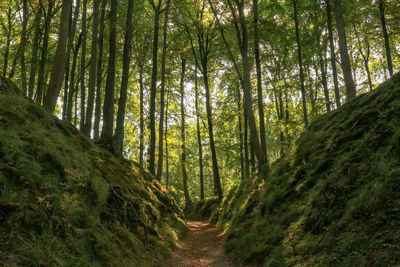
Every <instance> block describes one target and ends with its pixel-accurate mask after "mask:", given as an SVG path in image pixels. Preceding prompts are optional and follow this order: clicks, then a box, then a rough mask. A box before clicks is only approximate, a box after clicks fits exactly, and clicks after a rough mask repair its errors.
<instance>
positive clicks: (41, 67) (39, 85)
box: [36, 0, 54, 104]
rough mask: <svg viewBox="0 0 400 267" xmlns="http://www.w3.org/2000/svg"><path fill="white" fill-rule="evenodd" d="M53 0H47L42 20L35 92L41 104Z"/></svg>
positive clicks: (37, 100)
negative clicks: (45, 12)
mask: <svg viewBox="0 0 400 267" xmlns="http://www.w3.org/2000/svg"><path fill="white" fill-rule="evenodd" d="M53 7H54V0H49V5H48V7H47V14H46V18H45V21H44V34H43V45H42V58H41V60H40V64H39V74H38V82H37V92H36V102H37V103H39V104H42V98H43V85H44V84H43V83H46V81H45V69H46V61H47V50H48V46H49V35H50V24H51V19H52V16H53Z"/></svg>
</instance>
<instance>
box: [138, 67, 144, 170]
mask: <svg viewBox="0 0 400 267" xmlns="http://www.w3.org/2000/svg"><path fill="white" fill-rule="evenodd" d="M139 65H140V66H139V90H140V104H139V105H140V107H139V129H140V134H139V165H140V167H143V152H144V102H143V101H144V84H143V72H144V70H143V68H144V66H143V65H144V62H140V63H139Z"/></svg>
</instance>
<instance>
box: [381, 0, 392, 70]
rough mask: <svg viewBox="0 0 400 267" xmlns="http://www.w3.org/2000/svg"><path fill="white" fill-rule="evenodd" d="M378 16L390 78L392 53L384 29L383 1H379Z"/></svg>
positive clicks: (385, 28) (385, 29)
mask: <svg viewBox="0 0 400 267" xmlns="http://www.w3.org/2000/svg"><path fill="white" fill-rule="evenodd" d="M379 15H380V19H381V24H382V32H383V38H384V40H385V51H386V61H387V64H388V68H389V73H390V76H392V75H393V63H392V53H391V51H390V44H389V35H388V32H387V27H386V19H385V2H384V0H379Z"/></svg>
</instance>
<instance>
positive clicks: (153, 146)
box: [148, 0, 162, 174]
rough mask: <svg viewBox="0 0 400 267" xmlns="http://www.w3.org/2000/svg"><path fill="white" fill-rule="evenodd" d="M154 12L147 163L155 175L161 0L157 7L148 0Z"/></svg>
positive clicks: (151, 0)
mask: <svg viewBox="0 0 400 267" xmlns="http://www.w3.org/2000/svg"><path fill="white" fill-rule="evenodd" d="M149 1H150V4H151V6H152V7H153V10H154V36H153V69H152V74H151V87H150V123H149V129H150V144H149V163H148V165H149V166H148V169H149V171H150V172H151V173H153V174H155V157H156V155H155V154H156V92H157V73H158V71H157V67H158V64H157V62H158V30H159V27H160V25H159V23H160V10H161V4H162V0H158V4H157V6H156V5H155V4H154V1H153V0H149Z"/></svg>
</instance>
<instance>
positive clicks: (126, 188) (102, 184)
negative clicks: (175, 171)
mask: <svg viewBox="0 0 400 267" xmlns="http://www.w3.org/2000/svg"><path fill="white" fill-rule="evenodd" d="M185 229H186V223H185V221H184V219H183V214H182V212H181V210H180V209H179V208H178V206H177V204H176V202H175V201H174V200H173V199H172V198H171V197H170V196H169V195H168V193H167V191H166V189H165V188H164V187H163V186H161V184H160V183H159V182H158V181H156V179H154V178H153V176H152V175H151V174H149V173H148V172H147V171H144V170H143V169H141V168H140V167H138V166H137V164H135V163H131V162H128V161H126V160H123V159H120V158H118V157H116V156H114V155H113V154H111V153H109V152H108V151H106V150H104V149H102V148H100V147H99V146H97V145H94V144H93V143H92V142H90V141H89V140H88V139H86V138H85V137H84V136H82V135H81V134H80V133H79V132H78V130H76V129H75V128H74V127H73V126H72V125H70V124H68V123H65V122H62V121H60V120H58V119H57V118H55V117H53V116H51V115H50V114H48V113H47V112H46V111H45V110H43V109H42V108H41V107H39V106H38V105H36V104H34V103H32V102H31V101H29V100H27V99H24V98H22V97H19V96H17V95H15V94H14V95H13V94H0V239H1V240H2V241H1V243H0V265H7V266H40V265H45V266H151V265H160V264H162V262H163V261H164V259H165V258H166V257H167V256H168V255H169V253H170V250H171V248H172V247H173V246H174V244H175V241H176V240H177V239H178V238H179V236H180V235H181V234H182V232H183V231H184V230H185Z"/></svg>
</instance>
